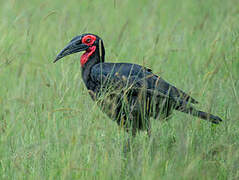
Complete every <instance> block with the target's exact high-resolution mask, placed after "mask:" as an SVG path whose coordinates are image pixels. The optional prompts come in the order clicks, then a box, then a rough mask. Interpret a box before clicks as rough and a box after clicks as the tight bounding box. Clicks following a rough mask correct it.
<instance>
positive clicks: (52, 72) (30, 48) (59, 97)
mask: <svg viewBox="0 0 239 180" xmlns="http://www.w3.org/2000/svg"><path fill="white" fill-rule="evenodd" d="M238 19H239V3H238V0H228V1H219V0H207V1H202V0H201V1H199V0H179V1H174V0H167V1H166V0H155V1H146V0H142V1H136V0H133V1H126V0H122V1H120V0H114V1H107V0H100V1H96V0H82V1H76V0H73V1H63V0H59V1H56V0H55V1H53V0H46V1H40V0H32V1H27V0H19V1H18V0H9V1H3V0H2V1H0V83H1V86H0V107H1V108H0V179H238V178H239V166H238V162H239V114H238V112H239V76H238V75H239V22H238ZM85 32H91V33H95V34H98V35H99V36H100V37H102V39H103V40H104V44H105V47H106V61H111V62H131V63H138V64H142V65H145V66H147V67H149V68H151V69H152V70H153V72H154V73H158V74H160V76H162V77H163V78H164V79H166V80H167V81H169V82H170V83H172V84H174V85H175V86H177V87H179V88H181V89H183V90H184V91H186V92H189V93H191V95H192V96H193V97H195V98H196V99H198V100H199V101H200V105H198V108H199V109H202V110H205V111H210V112H212V113H214V114H216V115H219V116H221V117H222V118H223V119H224V122H223V123H221V124H220V125H219V126H214V125H211V124H210V123H208V122H205V121H203V120H200V119H198V118H195V117H192V116H189V115H186V114H183V113H179V112H175V113H174V115H173V117H172V118H171V119H170V121H168V122H160V121H157V120H155V121H153V124H152V126H153V130H152V138H151V139H148V138H147V135H146V134H145V133H140V134H138V136H137V137H136V139H135V141H134V144H133V146H134V148H133V150H132V151H131V152H130V153H128V154H127V156H126V155H124V153H123V151H122V149H123V145H124V142H125V140H126V139H127V135H126V134H125V133H124V131H123V130H120V129H119V128H118V127H117V125H116V123H115V122H113V121H112V120H111V119H109V118H108V117H107V116H106V115H105V114H104V113H102V112H101V111H100V110H99V109H98V108H97V106H96V104H95V103H94V102H93V101H92V100H91V98H90V96H89V95H88V92H87V90H86V88H85V87H84V84H83V82H82V80H81V71H80V63H79V58H80V55H79V54H78V55H76V54H75V55H72V56H68V57H66V58H64V59H63V60H61V61H59V62H58V63H56V64H53V63H52V62H53V60H54V58H55V56H56V54H57V53H58V52H59V51H60V50H61V49H62V48H63V47H64V46H65V45H66V43H68V42H69V41H70V40H71V38H72V37H74V36H75V35H78V34H81V33H85ZM174 138H175V142H174Z"/></svg>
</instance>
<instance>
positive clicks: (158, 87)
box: [55, 34, 222, 135]
mask: <svg viewBox="0 0 239 180" xmlns="http://www.w3.org/2000/svg"><path fill="white" fill-rule="evenodd" d="M80 51H85V53H84V54H83V55H82V57H81V66H82V78H83V81H84V83H85V85H86V87H87V89H88V90H89V94H90V95H91V97H92V99H93V100H95V101H96V102H97V103H98V105H99V106H100V108H101V109H102V110H103V111H104V112H105V113H106V114H107V115H108V116H109V117H110V118H112V119H113V120H115V121H116V122H117V123H118V125H121V126H123V127H124V128H125V129H126V130H127V131H129V130H132V134H133V135H135V134H136V132H137V130H147V131H148V133H149V134H150V117H153V118H155V119H157V118H160V119H167V118H168V117H169V116H170V115H171V114H172V111H173V110H178V111H181V112H184V113H188V114H191V115H193V116H197V117H199V118H201V119H204V120H208V121H210V122H212V123H215V124H218V123H219V122H220V121H222V119H221V118H220V117H218V116H214V115H212V114H210V113H206V112H203V111H199V110H196V109H195V108H194V107H193V105H192V104H197V103H198V102H197V101H196V100H195V99H193V98H192V97H190V96H189V95H188V94H186V93H185V92H183V91H182V90H180V89H178V88H176V87H175V86H172V85H170V84H169V83H167V82H166V81H165V80H164V79H162V78H161V77H159V76H157V75H155V74H153V73H152V70H151V69H148V68H145V67H143V66H140V65H137V64H130V63H105V62H104V57H105V49H104V44H103V41H102V39H101V38H100V37H98V36H97V35H94V34H82V35H80V36H77V37H75V38H73V39H72V40H71V42H70V43H69V44H68V45H67V46H66V47H65V48H64V49H63V50H62V51H61V52H60V53H59V54H58V55H57V58H56V60H55V62H56V61H57V60H59V59H61V58H62V57H64V56H66V55H69V54H73V53H77V52H80Z"/></svg>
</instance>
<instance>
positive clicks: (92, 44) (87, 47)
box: [54, 33, 105, 67]
mask: <svg viewBox="0 0 239 180" xmlns="http://www.w3.org/2000/svg"><path fill="white" fill-rule="evenodd" d="M81 51H85V53H84V54H82V56H81V66H82V67H83V66H84V65H85V63H87V62H88V61H90V57H92V56H93V55H95V56H96V59H97V61H101V62H103V61H104V55H105V50H104V44H103V41H102V39H101V38H100V37H99V36H97V35H94V34H90V33H87V34H82V35H80V36H76V37H74V38H73V39H72V40H71V41H70V42H69V43H68V45H66V47H65V48H63V49H62V50H61V52H60V53H59V54H58V55H57V56H56V59H55V60H54V62H56V61H58V60H59V59H61V58H63V57H65V56H67V55H70V54H74V53H77V52H81Z"/></svg>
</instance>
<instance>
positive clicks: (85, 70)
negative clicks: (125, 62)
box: [81, 49, 100, 90]
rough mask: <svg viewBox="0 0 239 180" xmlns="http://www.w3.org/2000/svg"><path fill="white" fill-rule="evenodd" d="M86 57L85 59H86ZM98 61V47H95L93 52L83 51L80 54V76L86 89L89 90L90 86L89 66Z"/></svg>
mask: <svg viewBox="0 0 239 180" xmlns="http://www.w3.org/2000/svg"><path fill="white" fill-rule="evenodd" d="M86 58H87V59H86ZM98 63H100V56H99V52H98V49H95V50H94V52H92V51H91V52H85V53H84V54H83V55H82V56H81V68H82V78H83V81H84V83H85V85H86V87H87V89H90V90H91V86H90V81H91V78H90V72H91V68H92V67H93V66H94V65H95V64H98Z"/></svg>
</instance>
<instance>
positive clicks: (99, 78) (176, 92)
mask: <svg viewBox="0 0 239 180" xmlns="http://www.w3.org/2000/svg"><path fill="white" fill-rule="evenodd" d="M91 79H92V80H93V81H96V82H98V83H100V84H101V85H102V86H107V85H110V86H114V87H119V88H122V87H124V88H126V89H128V90H131V91H139V90H142V88H144V89H145V90H147V93H148V94H152V95H154V96H155V95H156V96H161V97H165V98H171V99H174V100H175V101H180V102H191V103H198V102H197V101H196V100H195V99H193V98H192V97H190V96H189V95H188V94H186V93H184V92H183V91H182V90H180V89H178V88H176V87H175V86H172V85H170V84H169V83H167V82H166V81H165V80H163V79H162V78H160V77H158V76H156V75H154V74H153V73H152V71H151V70H150V69H148V68H145V67H142V66H140V65H137V64H129V63H99V64H96V65H94V66H93V67H92V69H91Z"/></svg>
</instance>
